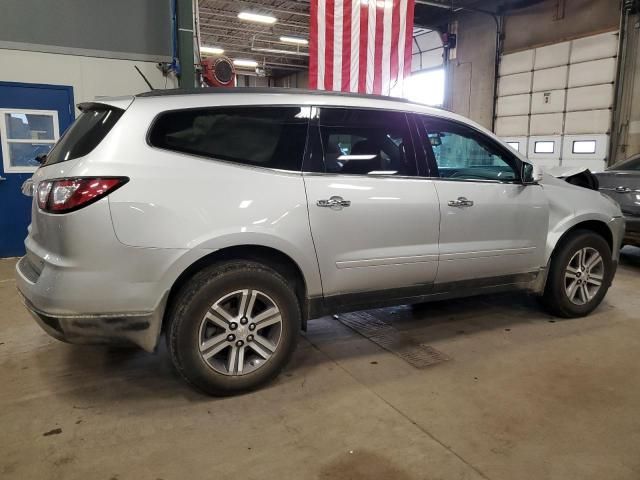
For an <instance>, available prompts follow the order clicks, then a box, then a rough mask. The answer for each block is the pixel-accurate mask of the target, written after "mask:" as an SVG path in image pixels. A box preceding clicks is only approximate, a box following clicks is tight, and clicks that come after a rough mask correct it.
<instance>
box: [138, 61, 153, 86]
mask: <svg viewBox="0 0 640 480" xmlns="http://www.w3.org/2000/svg"><path fill="white" fill-rule="evenodd" d="M133 68H135V69H136V70H137V71H138V73H139V74H140V76H141V77H142V79H143V80H144V81H145V83H146V84H147V85H149V88H150V89H151V90H155V88H153V85H151V82H149V80H147V77H145V76H144V73H142V72H141V71H140V69H139V68H138V66H137V65H134V66H133Z"/></svg>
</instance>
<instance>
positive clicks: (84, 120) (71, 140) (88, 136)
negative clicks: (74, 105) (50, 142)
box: [45, 108, 124, 165]
mask: <svg viewBox="0 0 640 480" xmlns="http://www.w3.org/2000/svg"><path fill="white" fill-rule="evenodd" d="M123 113H124V110H121V109H119V108H102V109H96V110H85V111H84V112H83V113H82V114H81V115H80V116H79V117H78V119H77V120H76V121H75V122H74V123H73V125H71V127H69V128H68V129H67V131H66V132H65V133H64V135H63V136H62V138H61V139H60V140H59V141H58V143H56V145H55V146H54V147H53V148H52V149H51V151H50V152H49V154H48V155H47V160H46V163H45V165H53V164H54V163H60V162H66V161H67V160H73V159H74V158H79V157H83V156H85V155H87V154H88V153H89V152H91V151H92V150H93V149H94V148H96V147H97V146H98V144H99V143H100V142H101V141H102V139H103V138H104V137H106V136H107V133H109V131H110V130H111V129H112V128H113V126H114V125H115V124H116V122H117V121H118V120H119V119H120V117H121V116H122V114H123Z"/></svg>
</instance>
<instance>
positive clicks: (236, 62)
mask: <svg viewBox="0 0 640 480" xmlns="http://www.w3.org/2000/svg"><path fill="white" fill-rule="evenodd" d="M233 64H234V65H235V66H236V67H249V68H255V67H257V66H258V62H256V61H255V60H241V59H238V60H234V61H233Z"/></svg>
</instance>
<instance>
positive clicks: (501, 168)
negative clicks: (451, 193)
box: [422, 117, 520, 182]
mask: <svg viewBox="0 0 640 480" xmlns="http://www.w3.org/2000/svg"><path fill="white" fill-rule="evenodd" d="M422 121H423V123H424V128H425V131H426V135H427V139H426V146H427V148H429V147H430V148H431V150H432V152H433V156H434V159H435V163H436V165H437V167H438V174H437V176H439V177H441V178H448V179H451V180H494V181H504V182H511V181H514V180H517V179H519V178H520V175H519V173H518V162H517V161H516V160H515V159H514V157H513V156H512V155H511V154H510V153H509V152H508V151H507V150H506V149H501V148H500V147H498V145H497V144H496V143H495V142H493V141H491V139H489V138H488V137H485V136H484V135H482V134H481V133H479V132H477V131H476V130H473V129H471V128H469V127H467V126H465V125H462V124H459V123H457V122H450V121H447V120H441V119H435V118H427V117H422Z"/></svg>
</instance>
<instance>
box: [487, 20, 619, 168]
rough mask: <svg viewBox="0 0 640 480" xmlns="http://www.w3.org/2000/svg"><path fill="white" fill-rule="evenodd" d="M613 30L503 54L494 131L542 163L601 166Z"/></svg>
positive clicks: (610, 86) (605, 142) (610, 102)
mask: <svg viewBox="0 0 640 480" xmlns="http://www.w3.org/2000/svg"><path fill="white" fill-rule="evenodd" d="M617 49H618V32H609V33H603V34H599V35H593V36H589V37H584V38H580V39H577V40H572V41H568V42H563V43H556V44H553V45H548V46H546V47H540V48H534V49H530V50H524V51H521V52H517V53H510V54H507V55H503V56H502V59H501V63H500V75H499V82H498V98H497V103H496V126H495V130H496V134H497V135H498V136H500V137H502V138H504V139H505V140H506V141H508V142H509V144H510V145H511V146H512V147H513V148H515V149H516V150H518V151H520V152H521V153H524V154H526V155H527V156H528V157H529V158H530V159H532V160H534V161H536V163H538V164H540V165H542V166H543V167H552V166H558V165H563V166H578V165H579V166H585V167H588V168H590V169H591V170H595V171H597V170H602V169H603V168H604V167H605V164H606V157H607V152H608V149H609V133H610V132H609V130H610V126H611V114H612V108H613V99H614V80H615V74H616V56H617Z"/></svg>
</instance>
